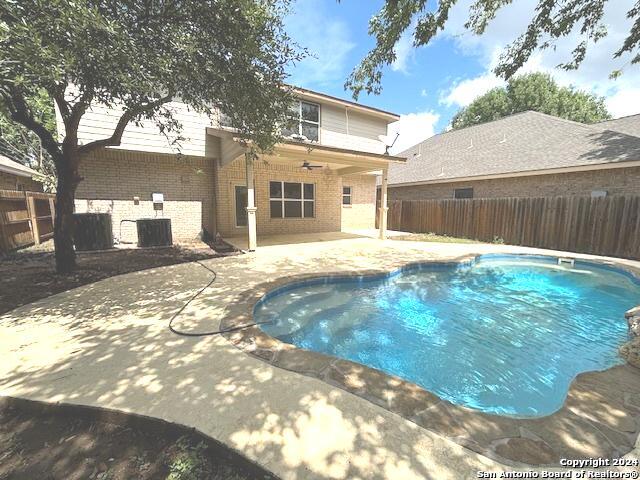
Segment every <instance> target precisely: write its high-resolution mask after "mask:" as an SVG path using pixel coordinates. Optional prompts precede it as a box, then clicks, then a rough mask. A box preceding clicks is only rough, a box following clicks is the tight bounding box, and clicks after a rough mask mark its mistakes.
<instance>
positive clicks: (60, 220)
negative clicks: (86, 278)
mask: <svg viewBox="0 0 640 480" xmlns="http://www.w3.org/2000/svg"><path fill="white" fill-rule="evenodd" d="M57 170H58V186H57V190H56V222H55V226H54V230H53V231H54V234H53V243H54V245H55V249H56V272H58V273H70V272H72V271H74V270H75V268H76V252H75V250H74V249H73V210H74V199H75V196H76V188H77V186H78V183H79V182H80V177H79V175H78V161H77V158H76V155H69V154H64V155H63V159H62V161H61V162H60V164H59V165H58V168H57Z"/></svg>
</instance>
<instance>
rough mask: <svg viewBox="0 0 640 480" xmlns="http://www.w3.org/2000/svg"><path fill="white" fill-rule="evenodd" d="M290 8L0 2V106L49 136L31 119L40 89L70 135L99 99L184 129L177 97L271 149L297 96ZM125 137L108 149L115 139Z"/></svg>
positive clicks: (238, 0)
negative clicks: (292, 81) (291, 72)
mask: <svg viewBox="0 0 640 480" xmlns="http://www.w3.org/2000/svg"><path fill="white" fill-rule="evenodd" d="M286 7H287V0H283V1H279V0H208V1H200V0H143V1H138V0H127V1H121V0H100V1H98V0H79V1H71V0H20V1H17V0H0V64H1V65H2V66H3V68H2V69H0V75H2V77H1V78H0V99H1V103H2V105H3V108H4V109H6V110H8V111H9V112H11V114H12V116H13V117H14V119H15V120H17V121H20V123H22V124H24V125H25V126H27V128H30V129H31V130H33V131H35V132H36V133H38V134H39V135H45V136H46V132H48V133H49V134H54V132H53V131H52V130H51V129H50V128H48V127H46V126H43V127H44V128H42V129H41V128H38V127H39V126H42V125H41V124H40V122H36V123H37V124H38V125H33V123H34V122H33V120H35V118H33V117H34V116H35V115H34V112H33V111H32V110H31V109H30V108H28V106H27V108H26V109H25V108H23V105H22V100H23V99H27V98H32V97H34V95H35V94H36V92H38V91H40V90H45V91H46V92H48V94H49V95H50V97H51V98H53V99H54V100H55V101H56V103H58V107H59V108H60V111H61V114H62V117H63V119H64V121H65V126H66V127H67V130H68V131H69V130H72V131H73V130H74V127H75V126H77V120H78V118H79V117H81V116H82V114H83V113H84V112H85V111H86V110H87V108H88V106H89V105H90V104H92V103H93V104H96V103H97V104H104V105H107V106H112V105H116V104H117V105H118V106H119V107H121V108H122V109H123V111H124V115H123V122H126V123H128V122H129V121H131V122H136V121H139V120H141V119H153V120H155V121H156V122H157V124H158V125H159V127H160V128H161V130H162V131H165V132H169V131H179V129H180V125H179V122H178V121H177V120H176V119H175V118H174V117H173V115H172V112H171V110H170V109H168V108H166V104H167V103H168V102H169V101H170V100H171V99H172V98H180V99H181V100H182V101H183V102H185V103H186V104H188V105H190V106H191V107H192V108H194V109H195V110H197V111H201V112H206V113H211V112H212V109H213V108H218V109H220V110H221V111H222V112H224V113H225V114H226V115H227V116H228V117H229V118H230V119H231V121H232V124H233V126H236V127H237V128H239V129H240V130H241V131H242V132H243V133H244V134H246V135H247V136H248V137H249V138H250V139H251V140H252V141H253V142H254V144H255V145H257V146H258V147H260V148H265V149H268V148H270V147H271V146H272V145H273V144H274V143H275V141H276V140H277V136H278V132H277V123H278V122H279V121H282V120H283V119H284V118H285V115H286V110H287V105H288V103H289V100H290V91H289V89H288V88H287V87H286V85H285V84H284V80H285V78H286V73H285V69H286V67H287V65H289V64H290V63H292V62H295V61H296V60H297V59H299V58H301V53H300V52H299V51H298V50H297V47H296V46H295V45H294V44H293V43H292V42H291V40H290V39H289V37H288V36H287V35H286V33H285V32H284V30H283V27H282V20H281V18H282V15H283V13H284V9H285V8H286ZM69 85H73V87H74V88H73V90H71V91H70V90H69V89H68V88H67V87H68V86H69ZM3 92H5V93H3ZM23 110H26V111H23ZM126 123H125V126H126ZM118 133H119V132H115V135H114V138H112V139H111V142H109V143H106V145H111V144H117V143H119V135H117V134H118ZM48 140H49V141H46V142H45V141H43V143H44V144H46V147H47V148H49V149H52V150H54V148H53V147H54V146H53V145H51V143H52V142H51V141H50V140H51V139H48ZM54 143H55V142H54ZM95 146H96V147H99V146H105V142H102V143H99V144H97V145H95ZM83 150H84V151H88V150H90V148H84V149H83ZM51 153H52V155H54V157H55V154H54V152H53V151H52V152H51Z"/></svg>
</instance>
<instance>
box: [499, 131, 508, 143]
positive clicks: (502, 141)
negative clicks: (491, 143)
mask: <svg viewBox="0 0 640 480" xmlns="http://www.w3.org/2000/svg"><path fill="white" fill-rule="evenodd" d="M498 143H507V135H506V134H505V133H503V134H502V140H500V142H498Z"/></svg>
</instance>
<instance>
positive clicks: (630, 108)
mask: <svg viewBox="0 0 640 480" xmlns="http://www.w3.org/2000/svg"><path fill="white" fill-rule="evenodd" d="M606 103H607V108H608V109H609V112H611V115H613V116H614V117H616V118H617V117H624V116H627V115H634V114H636V113H640V88H632V87H630V88H623V89H620V90H618V91H616V93H614V94H613V95H610V96H609V97H608V98H607V100H606Z"/></svg>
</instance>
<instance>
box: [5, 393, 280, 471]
mask: <svg viewBox="0 0 640 480" xmlns="http://www.w3.org/2000/svg"><path fill="white" fill-rule="evenodd" d="M276 478H277V477H274V476H273V475H272V474H270V473H269V472H267V471H266V470H264V469H262V468H260V467H258V466H257V465H256V464H254V463H252V462H250V461H249V460H247V459H245V458H244V457H243V456H241V455H239V454H238V453H236V452H234V451H233V450H231V449H229V448H228V447H226V446H224V445H222V444H220V443H218V442H216V441H214V440H212V439H210V438H208V437H206V436H204V435H202V434H200V433H198V432H196V431H194V430H191V429H188V428H186V427H182V426H179V425H176V424H172V423H168V422H164V421H162V420H157V419H153V418H149V417H142V416H137V415H129V414H125V413H121V412H116V411H111V410H102V409H96V408H91V407H80V406H71V405H55V404H46V403H40V402H33V401H29V400H22V399H16V398H10V397H5V398H2V399H0V480H9V479H11V480H33V479H40V480H80V479H82V480H86V479H89V480H120V479H122V480H125V479H126V480H129V479H140V480H151V479H171V480H200V479H202V480H208V479H212V480H223V479H224V480H249V479H251V480H253V479H258V480H260V479H263V480H266V479H276Z"/></svg>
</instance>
